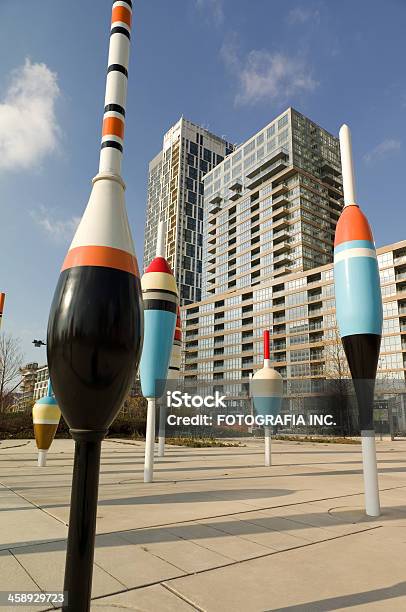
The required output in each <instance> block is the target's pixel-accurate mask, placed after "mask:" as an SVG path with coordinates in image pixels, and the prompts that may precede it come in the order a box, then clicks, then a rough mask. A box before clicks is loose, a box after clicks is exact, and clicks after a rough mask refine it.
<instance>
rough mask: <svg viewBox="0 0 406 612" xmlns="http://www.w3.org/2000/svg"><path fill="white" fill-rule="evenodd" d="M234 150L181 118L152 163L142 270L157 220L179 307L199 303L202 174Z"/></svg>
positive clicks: (153, 241)
mask: <svg viewBox="0 0 406 612" xmlns="http://www.w3.org/2000/svg"><path fill="white" fill-rule="evenodd" d="M233 150H234V146H233V145H232V144H230V143H228V142H227V141H226V140H224V139H223V138H220V137H219V136H216V135H215V134H212V133H211V132H209V131H208V130H206V129H205V128H202V127H200V126H198V125H196V124H194V123H192V122H191V121H187V120H186V119H184V118H181V119H180V120H179V121H178V122H177V123H176V124H175V125H174V126H173V127H171V128H170V130H168V132H167V133H166V134H165V136H164V140H163V148H162V151H160V152H159V153H158V155H157V156H156V157H155V158H154V159H153V160H152V161H151V163H150V165H149V177H148V204H147V215H146V223H145V238H144V268H145V267H146V266H148V264H149V263H150V261H151V260H152V259H153V257H154V256H155V249H156V238H157V228H158V221H166V227H167V229H166V231H167V236H166V238H167V239H166V256H167V259H168V261H169V263H170V265H171V267H172V270H173V273H174V275H175V279H176V282H177V285H178V287H179V293H180V303H181V305H185V304H191V303H192V302H195V301H199V300H200V299H201V281H202V256H203V253H202V245H203V182H202V177H203V175H204V174H206V173H207V172H209V171H210V170H212V169H213V168H214V167H215V166H216V165H217V164H219V163H220V162H222V161H223V160H224V158H225V157H226V156H227V155H229V154H230V153H232V151H233Z"/></svg>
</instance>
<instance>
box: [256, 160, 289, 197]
mask: <svg viewBox="0 0 406 612" xmlns="http://www.w3.org/2000/svg"><path fill="white" fill-rule="evenodd" d="M288 159H289V155H288V154H287V153H286V152H285V151H284V150H280V151H279V152H278V153H276V154H275V153H273V154H272V156H271V157H270V158H269V159H268V160H267V161H266V162H265V163H263V164H262V165H261V166H260V167H259V168H258V167H257V168H255V169H254V170H252V171H251V172H250V173H249V174H247V178H249V179H251V182H250V183H249V184H248V185H247V187H248V189H254V187H258V185H260V184H261V183H263V182H264V181H266V180H267V179H269V178H271V177H272V176H275V174H278V173H279V172H281V171H282V170H284V169H285V168H287V166H288ZM274 160H276V161H274ZM273 161H274V163H272V162H273Z"/></svg>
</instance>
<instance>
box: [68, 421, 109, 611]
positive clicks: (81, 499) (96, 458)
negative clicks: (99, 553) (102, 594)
mask: <svg viewBox="0 0 406 612" xmlns="http://www.w3.org/2000/svg"><path fill="white" fill-rule="evenodd" d="M70 433H71V435H72V438H73V439H74V440H75V462H74V466H73V477H72V495H71V505H70V516H69V533H68V548H67V552H66V566H65V583H64V591H65V593H67V600H68V602H67V604H65V605H64V607H63V610H65V611H69V612H88V611H89V610H90V599H91V595H92V575H93V557H94V540H95V533H96V513H97V494H98V488H99V469H100V453H101V443H102V440H103V438H104V436H105V434H106V431H102V432H100V431H82V430H72V429H71V430H70Z"/></svg>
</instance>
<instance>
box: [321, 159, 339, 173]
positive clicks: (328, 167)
mask: <svg viewBox="0 0 406 612" xmlns="http://www.w3.org/2000/svg"><path fill="white" fill-rule="evenodd" d="M321 172H322V174H323V173H324V172H330V173H331V174H332V175H335V176H340V174H341V172H340V170H339V169H338V167H337V166H336V165H335V164H334V163H333V162H331V161H328V160H327V159H326V160H325V161H324V162H323V163H322V164H321Z"/></svg>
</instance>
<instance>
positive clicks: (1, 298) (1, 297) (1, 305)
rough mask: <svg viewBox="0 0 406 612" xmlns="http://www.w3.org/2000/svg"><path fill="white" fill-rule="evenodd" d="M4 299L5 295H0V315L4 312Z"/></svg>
mask: <svg viewBox="0 0 406 612" xmlns="http://www.w3.org/2000/svg"><path fill="white" fill-rule="evenodd" d="M5 299H6V294H5V293H0V314H1V313H2V312H3V310H4V300H5Z"/></svg>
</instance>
